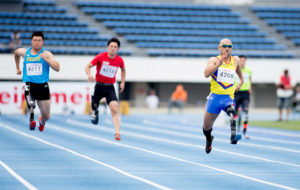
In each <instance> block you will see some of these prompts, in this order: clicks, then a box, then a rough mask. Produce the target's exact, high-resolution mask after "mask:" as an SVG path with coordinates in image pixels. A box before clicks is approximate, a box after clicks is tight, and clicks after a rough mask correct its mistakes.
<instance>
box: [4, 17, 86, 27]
mask: <svg viewBox="0 0 300 190" xmlns="http://www.w3.org/2000/svg"><path fill="white" fill-rule="evenodd" d="M0 24H9V25H16V24H18V25H39V26H40V25H44V26H70V27H87V26H88V24H87V23H86V22H85V23H83V22H78V21H75V20H47V22H45V20H44V19H35V20H33V19H15V18H4V19H1V20H0Z"/></svg>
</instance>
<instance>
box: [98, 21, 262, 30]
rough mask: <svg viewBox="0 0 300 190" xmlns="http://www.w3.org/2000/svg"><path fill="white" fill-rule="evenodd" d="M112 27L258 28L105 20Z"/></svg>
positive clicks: (232, 25) (254, 27)
mask: <svg viewBox="0 0 300 190" xmlns="http://www.w3.org/2000/svg"><path fill="white" fill-rule="evenodd" d="M103 24H104V25H105V26H106V27H110V28H116V27H118V28H121V27H124V28H161V29H164V28H169V29H215V30H248V31H250V30H253V31H256V30H258V26H254V25H245V24H227V23H226V24H209V23H206V24H204V23H173V22H162V23H161V22H127V21H122V22H120V21H104V22H103Z"/></svg>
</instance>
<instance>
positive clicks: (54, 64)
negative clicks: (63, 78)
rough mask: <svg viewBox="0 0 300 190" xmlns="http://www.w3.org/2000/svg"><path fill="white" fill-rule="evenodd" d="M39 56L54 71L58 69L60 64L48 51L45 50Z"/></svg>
mask: <svg viewBox="0 0 300 190" xmlns="http://www.w3.org/2000/svg"><path fill="white" fill-rule="evenodd" d="M40 56H41V57H42V58H43V59H44V60H45V61H46V62H47V63H48V64H49V66H50V67H51V68H52V69H53V70H54V71H57V72H58V71H59V69H60V65H59V63H58V61H57V60H56V59H55V57H54V55H53V54H52V53H51V52H50V51H45V52H43V53H42V54H40Z"/></svg>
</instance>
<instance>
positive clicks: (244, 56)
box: [239, 55, 247, 59]
mask: <svg viewBox="0 0 300 190" xmlns="http://www.w3.org/2000/svg"><path fill="white" fill-rule="evenodd" d="M239 58H245V59H247V56H246V55H240V56H239Z"/></svg>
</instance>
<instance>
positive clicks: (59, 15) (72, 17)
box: [0, 12, 77, 20]
mask: <svg viewBox="0 0 300 190" xmlns="http://www.w3.org/2000/svg"><path fill="white" fill-rule="evenodd" d="M0 18H1V19H2V18H20V19H21V18H23V19H57V20H77V16H76V15H69V14H64V13H19V12H0Z"/></svg>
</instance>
